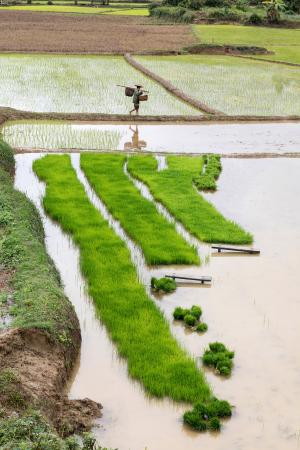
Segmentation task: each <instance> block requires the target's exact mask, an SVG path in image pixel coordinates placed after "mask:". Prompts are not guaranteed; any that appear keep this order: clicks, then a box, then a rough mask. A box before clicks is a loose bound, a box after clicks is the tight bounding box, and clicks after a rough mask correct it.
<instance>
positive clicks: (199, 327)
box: [196, 322, 208, 333]
mask: <svg viewBox="0 0 300 450" xmlns="http://www.w3.org/2000/svg"><path fill="white" fill-rule="evenodd" d="M207 330H208V326H207V324H206V323H204V322H201V323H199V325H197V328H196V331H198V333H205V331H207Z"/></svg>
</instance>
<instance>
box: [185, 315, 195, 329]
mask: <svg viewBox="0 0 300 450" xmlns="http://www.w3.org/2000/svg"><path fill="white" fill-rule="evenodd" d="M196 321H197V319H196V317H195V316H193V315H192V314H187V315H186V316H184V323H185V324H186V325H188V326H189V327H194V326H195V324H196Z"/></svg>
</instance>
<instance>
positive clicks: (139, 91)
mask: <svg viewBox="0 0 300 450" xmlns="http://www.w3.org/2000/svg"><path fill="white" fill-rule="evenodd" d="M135 86H136V88H135V90H134V92H133V96H132V103H133V109H132V110H131V111H129V114H130V115H131V114H132V113H133V112H134V111H135V112H136V114H137V115H138V113H139V109H140V96H141V95H143V93H144V91H143V90H142V87H143V86H141V85H140V84H136V85H135Z"/></svg>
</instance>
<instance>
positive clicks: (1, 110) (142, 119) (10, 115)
mask: <svg viewBox="0 0 300 450" xmlns="http://www.w3.org/2000/svg"><path fill="white" fill-rule="evenodd" d="M8 120H68V121H77V122H78V121H82V122H117V123H128V124H130V123H132V122H134V123H155V122H157V123H163V122H170V123H180V122H182V123H186V122H191V123H195V122H196V123H197V122H199V123H202V122H204V123H205V122H267V123H268V122H300V116H296V115H292V116H242V115H234V116H226V115H221V114H220V115H217V114H216V115H209V114H207V115H199V116H198V115H195V116H188V115H187V116H185V115H177V116H155V115H153V116H144V115H139V116H129V115H128V114H102V113H56V112H46V113H42V112H34V111H21V110H18V109H14V108H6V107H0V125H2V124H4V123H5V122H7V121H8Z"/></svg>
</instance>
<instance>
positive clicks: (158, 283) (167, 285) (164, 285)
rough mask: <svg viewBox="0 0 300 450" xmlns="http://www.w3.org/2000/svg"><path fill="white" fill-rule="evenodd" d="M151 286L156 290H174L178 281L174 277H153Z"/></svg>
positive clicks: (167, 291)
mask: <svg viewBox="0 0 300 450" xmlns="http://www.w3.org/2000/svg"><path fill="white" fill-rule="evenodd" d="M151 288H152V289H153V290H154V291H156V292H166V293H169V292H174V291H175V290H176V282H175V280H173V279H172V278H154V277H152V278H151Z"/></svg>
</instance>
